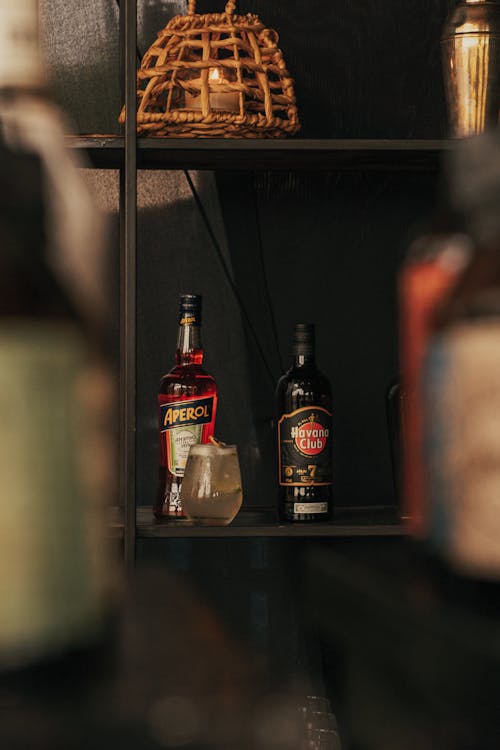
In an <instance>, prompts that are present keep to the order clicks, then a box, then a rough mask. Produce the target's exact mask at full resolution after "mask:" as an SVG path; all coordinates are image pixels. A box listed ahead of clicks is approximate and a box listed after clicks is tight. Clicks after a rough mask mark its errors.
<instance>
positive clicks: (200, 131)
mask: <svg viewBox="0 0 500 750" xmlns="http://www.w3.org/2000/svg"><path fill="white" fill-rule="evenodd" d="M234 11H235V2H234V0H229V2H228V3H227V4H226V7H225V11H224V13H210V14H203V15H200V14H198V13H196V0H189V2H188V12H187V15H185V16H176V17H175V18H172V20H171V21H170V22H169V23H168V24H167V26H166V27H165V28H164V29H162V31H160V32H159V34H158V38H157V40H156V41H155V42H154V44H153V45H152V46H151V47H150V48H149V49H148V51H147V52H146V54H145V55H144V58H143V60H142V63H141V67H140V69H139V70H138V72H137V88H138V91H137V100H138V101H137V104H138V106H137V132H138V133H139V134H143V135H150V136H174V137H177V138H216V137H219V138H222V137H224V138H276V137H283V136H285V135H292V134H293V133H296V132H297V130H298V129H299V128H300V124H299V119H298V114H297V105H296V102H295V92H294V88H293V80H292V78H291V77H290V74H289V73H288V71H287V68H286V65H285V61H284V59H283V55H282V53H281V50H280V49H279V48H278V35H277V33H276V32H275V31H273V30H272V29H267V28H266V27H265V26H264V25H263V24H262V22H261V21H260V20H259V18H258V17H257V16H255V15H250V14H247V15H236V14H235V12H234ZM124 121H125V112H124V110H122V113H121V115H120V122H122V123H123V122H124Z"/></svg>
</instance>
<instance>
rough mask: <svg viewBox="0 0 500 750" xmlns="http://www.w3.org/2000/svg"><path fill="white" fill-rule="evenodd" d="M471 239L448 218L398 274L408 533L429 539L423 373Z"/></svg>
mask: <svg viewBox="0 0 500 750" xmlns="http://www.w3.org/2000/svg"><path fill="white" fill-rule="evenodd" d="M471 252H472V243H471V240H470V238H469V237H468V236H467V235H466V234H464V233H462V232H459V231H457V230H456V228H455V226H454V224H453V222H452V221H450V220H448V219H446V218H445V217H444V216H443V217H442V218H440V219H439V220H438V221H436V222H434V225H433V226H432V227H430V229H429V231H427V232H424V233H422V234H421V235H420V236H419V237H418V238H417V239H415V240H414V241H413V242H412V244H411V245H410V248H409V251H408V255H407V258H406V261H405V263H404V264H403V266H402V268H401V271H400V273H399V279H398V293H399V328H400V360H401V386H402V398H401V400H400V404H401V420H402V430H401V435H402V445H401V455H402V462H403V472H402V486H401V488H400V489H401V490H402V504H401V505H402V507H401V514H402V516H403V518H404V519H405V525H406V527H407V529H408V531H409V532H410V533H411V534H413V535H414V536H417V537H424V536H426V535H427V533H428V497H427V489H426V480H425V461H424V456H423V449H422V440H423V402H422V367H423V362H424V358H425V354H426V351H427V347H428V344H429V339H430V337H431V334H432V330H433V323H434V314H435V312H436V309H437V307H438V306H439V304H440V303H441V302H442V300H443V299H444V298H445V297H446V295H447V294H448V293H449V291H450V289H451V288H452V286H453V284H454V283H455V282H456V280H457V277H458V275H459V273H460V272H461V271H462V270H463V268H464V266H465V264H466V263H467V261H468V260H469V258H470V255H471Z"/></svg>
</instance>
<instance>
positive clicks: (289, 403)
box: [276, 323, 332, 522]
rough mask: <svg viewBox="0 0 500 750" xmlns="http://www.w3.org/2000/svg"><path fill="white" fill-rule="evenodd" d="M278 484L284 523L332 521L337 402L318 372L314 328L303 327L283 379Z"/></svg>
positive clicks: (299, 327)
mask: <svg viewBox="0 0 500 750" xmlns="http://www.w3.org/2000/svg"><path fill="white" fill-rule="evenodd" d="M276 397H277V406H278V481H279V516H280V520H281V521H305V522H307V521H325V520H328V519H329V518H330V516H331V492H332V455H331V444H332V398H331V388H330V383H329V382H328V380H327V379H326V377H325V376H324V375H322V374H321V373H320V372H319V371H318V369H317V368H316V362H315V357H314V326H313V325H311V324H309V323H297V324H296V326H295V331H294V337H293V363H292V366H291V367H290V369H289V370H288V372H286V373H285V375H283V377H282V378H280V380H279V382H278V387H277V392H276Z"/></svg>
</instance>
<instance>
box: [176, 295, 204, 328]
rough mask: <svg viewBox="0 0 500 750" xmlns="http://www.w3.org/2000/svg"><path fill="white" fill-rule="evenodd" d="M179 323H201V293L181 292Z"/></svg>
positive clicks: (188, 324) (198, 324)
mask: <svg viewBox="0 0 500 750" xmlns="http://www.w3.org/2000/svg"><path fill="white" fill-rule="evenodd" d="M179 325H180V326H200V325H201V294H181V296H180V300H179Z"/></svg>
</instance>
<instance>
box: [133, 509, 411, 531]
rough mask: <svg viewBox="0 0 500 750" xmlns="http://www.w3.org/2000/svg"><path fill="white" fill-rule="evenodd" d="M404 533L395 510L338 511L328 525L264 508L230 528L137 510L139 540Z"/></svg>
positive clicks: (249, 512)
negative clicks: (293, 520) (284, 518)
mask: <svg viewBox="0 0 500 750" xmlns="http://www.w3.org/2000/svg"><path fill="white" fill-rule="evenodd" d="M403 534H404V531H403V528H402V526H401V524H400V523H399V522H398V520H397V518H396V515H395V512H394V509H392V508H372V509H370V508H363V509H359V510H352V509H339V510H338V511H337V512H336V515H335V519H334V520H333V521H331V522H328V523H301V524H299V523H297V524H280V523H278V522H277V521H276V520H275V519H274V513H273V512H272V511H271V510H269V509H268V510H265V509H249V510H247V509H243V510H242V511H240V513H239V514H238V516H237V517H236V518H235V520H234V521H233V522H232V523H231V524H230V525H229V526H195V525H193V524H192V523H191V522H190V521H187V520H178V521H177V520H174V521H167V520H162V521H157V520H156V519H155V518H154V517H153V513H152V511H151V509H150V508H145V507H139V508H138V509H137V537H138V538H140V539H163V538H175V537H184V538H186V537H205V538H207V537H282V538H291V537H293V538H297V537H301V538H311V537H353V536H354V537H365V536H402V535H403Z"/></svg>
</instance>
